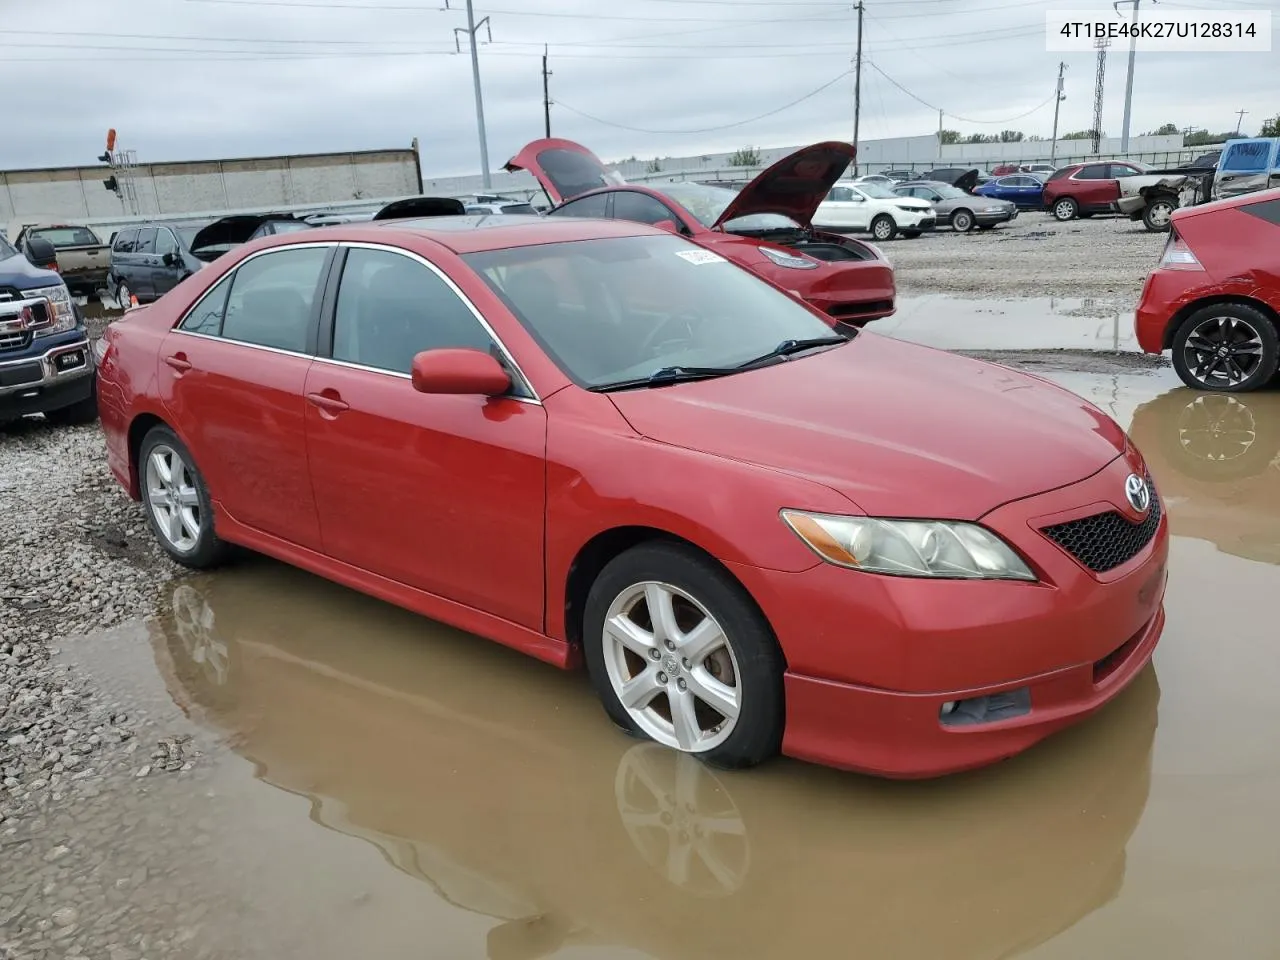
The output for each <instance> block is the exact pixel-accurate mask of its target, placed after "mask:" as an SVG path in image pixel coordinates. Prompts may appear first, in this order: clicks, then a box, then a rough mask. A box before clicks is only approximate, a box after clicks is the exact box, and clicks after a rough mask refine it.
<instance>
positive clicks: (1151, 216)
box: [1142, 197, 1178, 233]
mask: <svg viewBox="0 0 1280 960" xmlns="http://www.w3.org/2000/svg"><path fill="white" fill-rule="evenodd" d="M1176 209H1178V204H1177V202H1176V201H1174V200H1170V199H1169V198H1168V197H1160V198H1159V199H1157V200H1153V201H1151V203H1149V204H1147V206H1146V209H1145V210H1143V211H1142V225H1143V226H1144V227H1146V228H1147V229H1148V230H1150V231H1151V232H1152V233H1168V232H1169V226H1170V224H1171V223H1172V222H1173V211H1174V210H1176Z"/></svg>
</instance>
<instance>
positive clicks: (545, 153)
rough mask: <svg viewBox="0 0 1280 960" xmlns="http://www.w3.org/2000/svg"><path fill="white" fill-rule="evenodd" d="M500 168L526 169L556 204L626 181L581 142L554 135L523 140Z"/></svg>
mask: <svg viewBox="0 0 1280 960" xmlns="http://www.w3.org/2000/svg"><path fill="white" fill-rule="evenodd" d="M502 169H504V170H507V171H511V172H514V171H516V170H528V171H529V172H530V173H531V174H533V176H534V179H536V180H537V181H538V183H539V184H540V185H541V186H542V189H543V190H545V191H546V193H547V196H548V197H549V198H550V200H551V202H552V203H554V204H556V205H557V206H559V205H560V204H562V203H564V202H565V201H566V200H572V199H573V198H574V197H576V196H578V195H579V194H582V193H586V192H587V191H588V190H595V189H597V188H598V187H612V186H617V185H619V184H622V183H625V182H626V181H625V180H623V179H622V175H621V174H619V173H617V172H615V171H613V170H609V169H607V168H606V167H605V165H604V164H603V163H601V162H600V159H599V157H597V156H596V155H595V154H594V153H592V152H591V151H590V150H588V149H587V148H586V147H584V146H583V145H582V144H580V143H574V142H573V141H572V140H561V139H559V138H557V137H545V138H543V139H542V140H534V141H533V142H532V143H529V144H526V145H525V146H524V147H523V148H522V149H521V150H520V152H519V153H517V154H516V155H515V156H514V157H512V158H511V159H510V160H508V161H507V162H506V165H505V166H503V168H502Z"/></svg>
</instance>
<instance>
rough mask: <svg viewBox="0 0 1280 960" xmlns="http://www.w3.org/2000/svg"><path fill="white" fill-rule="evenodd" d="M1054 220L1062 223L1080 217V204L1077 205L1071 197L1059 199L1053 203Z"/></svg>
mask: <svg viewBox="0 0 1280 960" xmlns="http://www.w3.org/2000/svg"><path fill="white" fill-rule="evenodd" d="M1051 209H1052V210H1053V219H1055V220H1058V221H1060V222H1062V223H1066V222H1067V221H1068V220H1074V219H1075V218H1076V217H1078V216H1080V204H1078V203H1076V202H1075V201H1074V200H1072V199H1071V198H1070V197H1059V198H1058V199H1057V200H1055V201H1053V207H1052V208H1051Z"/></svg>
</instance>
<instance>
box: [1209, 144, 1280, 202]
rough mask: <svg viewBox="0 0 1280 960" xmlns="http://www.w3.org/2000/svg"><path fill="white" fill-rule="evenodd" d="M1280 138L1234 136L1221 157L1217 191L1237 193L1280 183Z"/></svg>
mask: <svg viewBox="0 0 1280 960" xmlns="http://www.w3.org/2000/svg"><path fill="white" fill-rule="evenodd" d="M1278 148H1280V140H1278V139H1276V138H1273V137H1257V138H1254V139H1252V140H1232V141H1230V142H1229V143H1228V144H1227V146H1226V149H1224V150H1223V151H1222V156H1221V157H1220V158H1219V160H1218V172H1217V174H1216V175H1215V176H1214V193H1215V195H1216V196H1219V197H1235V196H1239V195H1240V194H1242V193H1252V192H1253V191H1255V190H1266V189H1267V188H1268V187H1273V186H1280V160H1278V159H1277V156H1276V154H1277V149H1278Z"/></svg>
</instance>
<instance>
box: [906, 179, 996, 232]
mask: <svg viewBox="0 0 1280 960" xmlns="http://www.w3.org/2000/svg"><path fill="white" fill-rule="evenodd" d="M893 192H894V193H896V194H897V195H898V196H900V197H917V198H918V199H920V200H927V201H928V202H929V203H930V204H932V205H933V209H934V210H935V211H936V212H937V214H938V226H942V225H943V224H950V225H951V227H952V229H953V230H955V231H956V233H968V232H969V231H970V230H972V229H973V228H974V227H975V226H976V227H977V228H978V229H979V230H990V229H992V228H993V227H995V226H996V225H997V224H1001V223H1008V222H1009V221H1010V220H1013V219H1015V218H1016V217H1017V216H1018V207H1017V205H1016V204H1014V203H1012V202H1010V201H1009V200H996V199H993V198H992V197H982V196H978V195H976V194H972V193H965V192H964V191H963V190H961V189H960V188H959V187H953V186H952V185H951V184H949V183H940V182H938V181H936V180H908V181H907V182H906V183H900V184H898V185H897V186H896V187H894V188H893Z"/></svg>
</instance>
